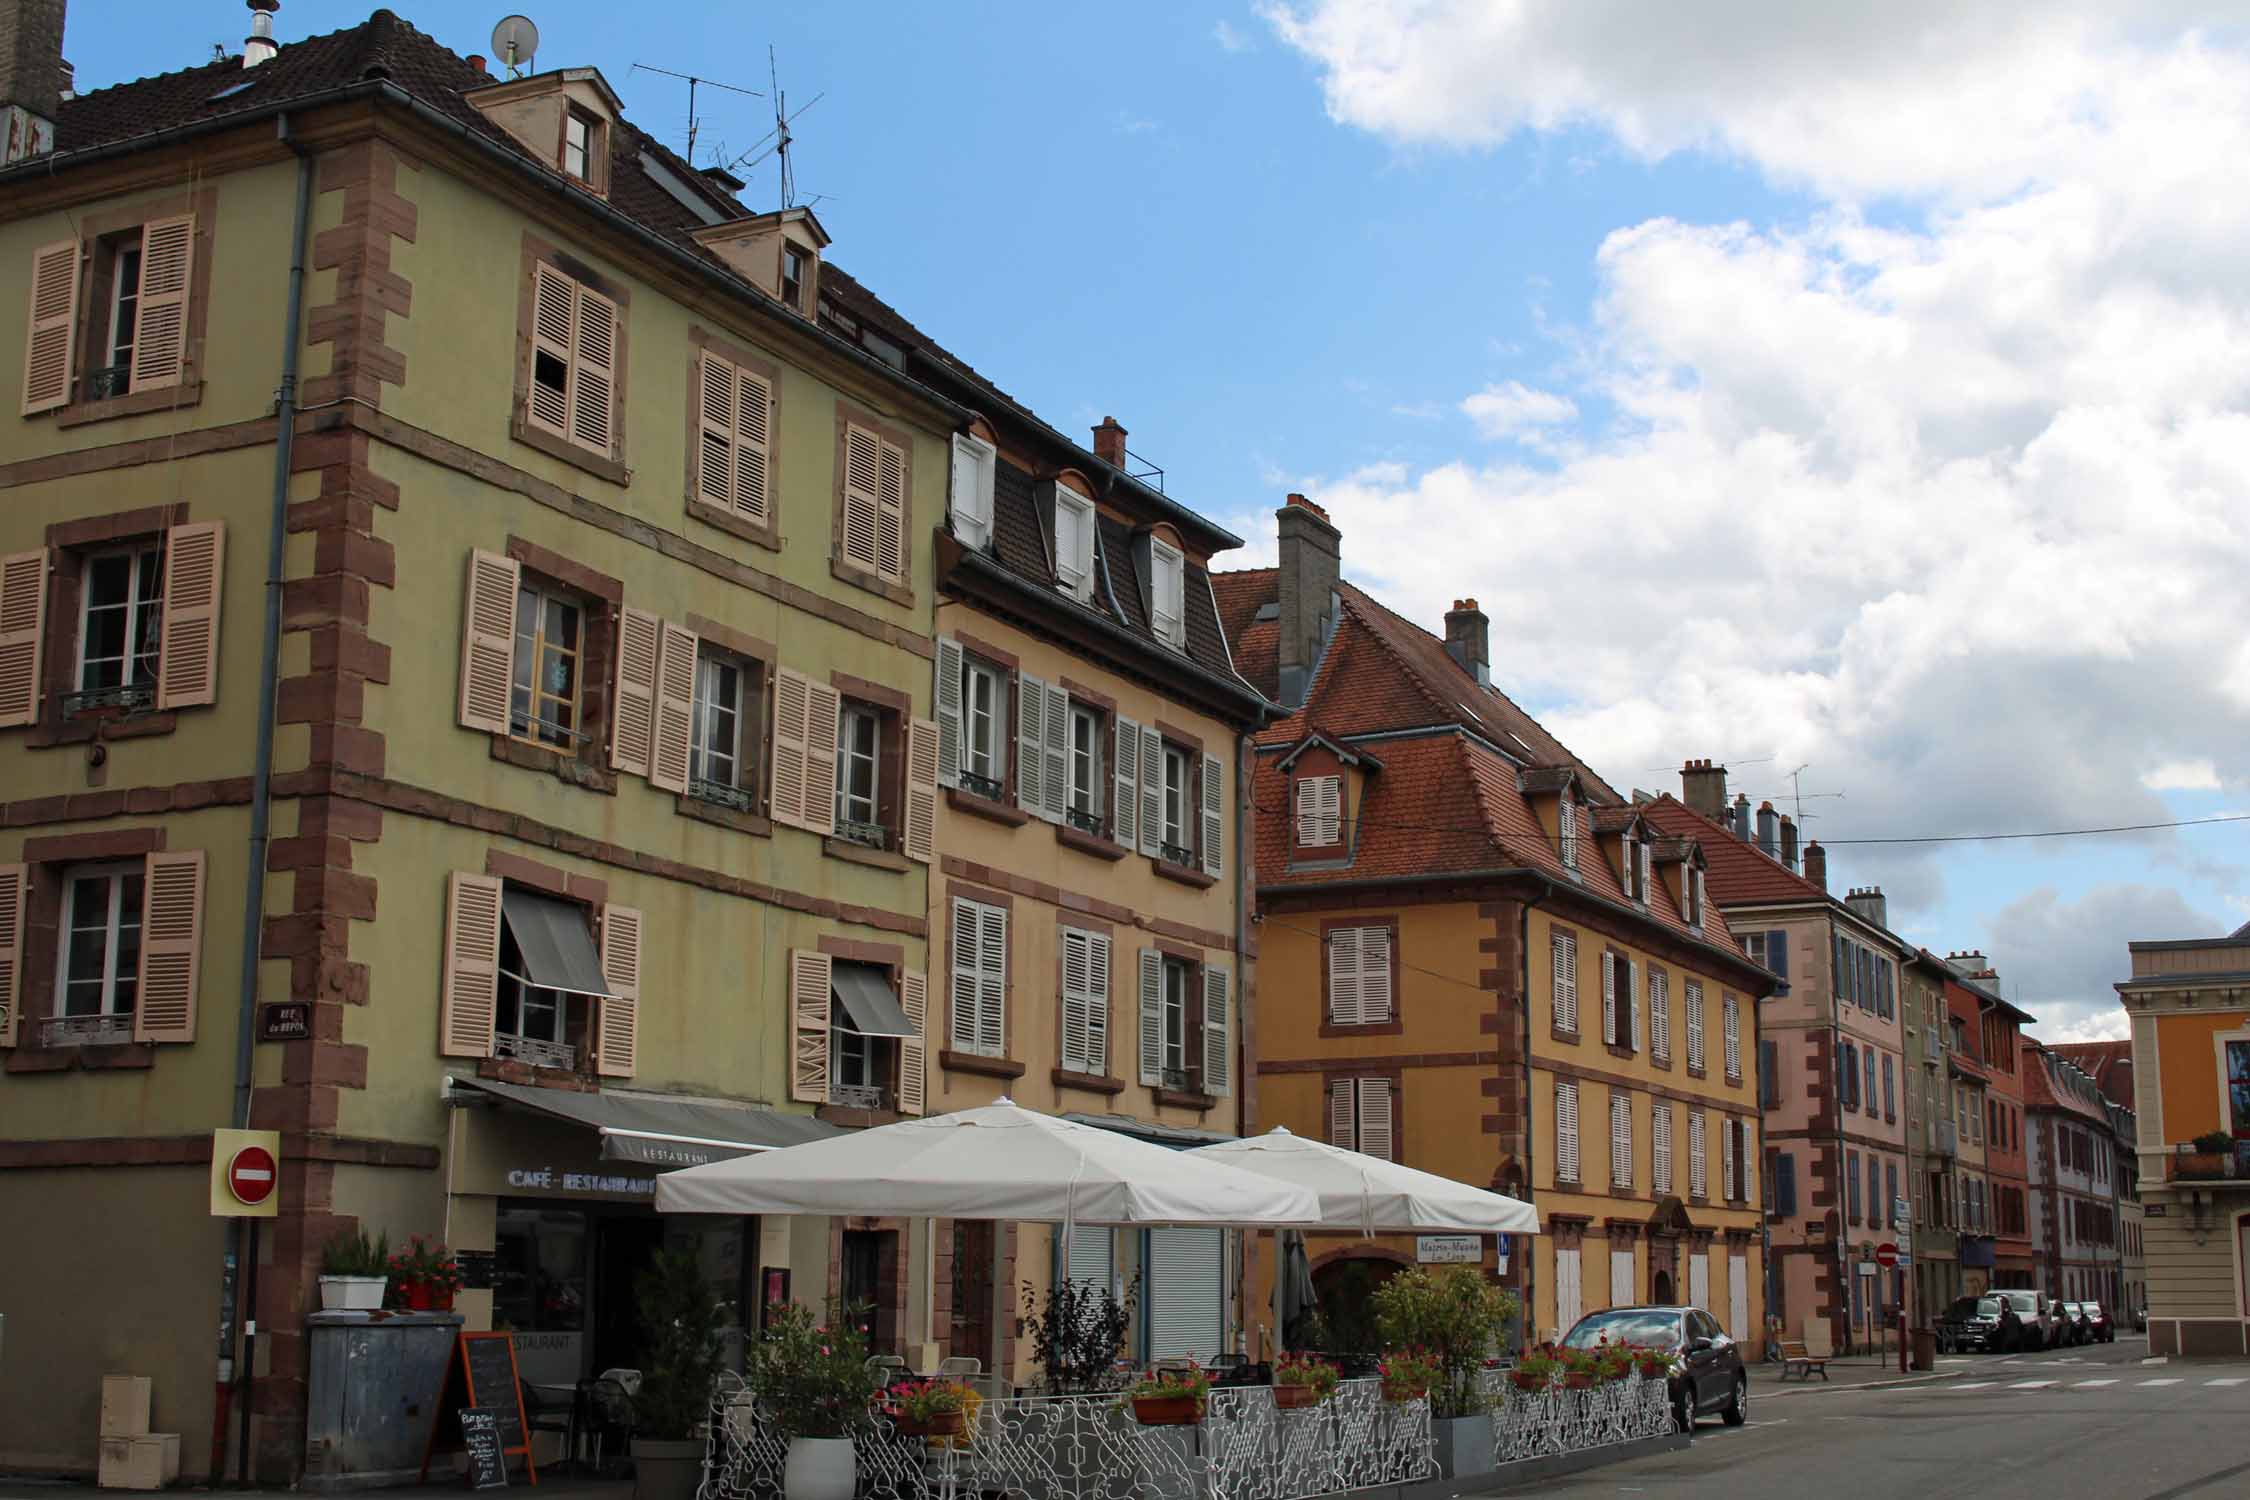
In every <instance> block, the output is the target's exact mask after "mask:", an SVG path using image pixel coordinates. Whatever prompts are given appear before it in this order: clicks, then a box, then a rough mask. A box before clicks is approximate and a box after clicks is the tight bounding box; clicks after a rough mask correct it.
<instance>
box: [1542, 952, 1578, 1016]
mask: <svg viewBox="0 0 2250 1500" xmlns="http://www.w3.org/2000/svg"><path fill="white" fill-rule="evenodd" d="M1548 944H1549V946H1550V947H1551V948H1553V950H1554V960H1555V979H1554V987H1553V993H1552V995H1551V997H1550V998H1551V1000H1552V1003H1553V1007H1554V1012H1555V1015H1554V1021H1555V1026H1556V1027H1557V1029H1559V1030H1562V1031H1576V1030H1577V1029H1578V940H1577V939H1576V938H1574V937H1572V936H1571V935H1570V934H1569V933H1567V932H1557V933H1552V934H1550V935H1549V937H1548Z"/></svg>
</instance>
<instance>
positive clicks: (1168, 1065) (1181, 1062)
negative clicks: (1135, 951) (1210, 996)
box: [1158, 957, 1196, 1086]
mask: <svg viewBox="0 0 2250 1500" xmlns="http://www.w3.org/2000/svg"><path fill="white" fill-rule="evenodd" d="M1195 969H1196V966H1195V965H1194V964H1191V963H1189V962H1188V961H1187V960H1185V959H1180V958H1170V957H1167V958H1166V959H1165V960H1164V995H1163V1002H1162V1009H1161V1012H1160V1020H1161V1026H1162V1032H1163V1050H1162V1051H1161V1052H1160V1053H1159V1054H1158V1055H1159V1057H1160V1058H1161V1060H1162V1067H1163V1074H1164V1077H1165V1079H1166V1080H1167V1083H1168V1086H1169V1080H1172V1079H1175V1078H1176V1079H1179V1080H1181V1081H1182V1085H1183V1086H1184V1084H1185V1080H1186V1079H1187V1072H1188V1060H1189V1058H1190V1057H1191V1056H1192V1054H1191V1053H1190V1052H1189V1050H1188V1041H1189V1036H1188V996H1189V995H1190V994H1191V993H1192V992H1193V990H1194V979H1195Z"/></svg>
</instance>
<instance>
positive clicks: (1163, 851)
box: [1156, 843, 1195, 865]
mask: <svg viewBox="0 0 2250 1500" xmlns="http://www.w3.org/2000/svg"><path fill="white" fill-rule="evenodd" d="M1156 852H1157V856H1158V857H1159V858H1161V859H1162V860H1163V861H1164V862H1165V863H1166V864H1168V865H1192V864H1194V863H1195V851H1194V850H1193V849H1190V848H1189V847H1188V846H1187V845H1185V844H1168V843H1159V844H1158V845H1157V846H1156Z"/></svg>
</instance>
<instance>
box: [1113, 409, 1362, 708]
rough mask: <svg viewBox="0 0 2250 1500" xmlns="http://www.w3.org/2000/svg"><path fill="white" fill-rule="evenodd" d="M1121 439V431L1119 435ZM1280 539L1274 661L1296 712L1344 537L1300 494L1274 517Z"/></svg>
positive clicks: (1327, 614) (1327, 612)
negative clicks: (1278, 600)
mask: <svg viewBox="0 0 2250 1500" xmlns="http://www.w3.org/2000/svg"><path fill="white" fill-rule="evenodd" d="M1119 435H1120V437H1121V438H1122V436H1123V434H1122V430H1120V434H1119ZM1274 523H1275V529H1276V530H1277V531H1278V532H1279V533H1280V537H1281V569H1280V584H1281V587H1280V595H1281V616H1280V624H1279V635H1278V638H1277V639H1276V641H1275V659H1276V661H1277V663H1278V665H1279V667H1280V672H1279V674H1278V675H1279V681H1278V683H1277V684H1276V686H1277V687H1278V689H1279V691H1280V694H1281V701H1282V703H1284V704H1285V705H1287V706H1288V707H1290V708H1296V707H1298V706H1299V705H1300V704H1302V703H1303V702H1304V701H1305V694H1306V693H1308V692H1310V691H1311V690H1312V674H1313V668H1314V667H1315V666H1316V665H1318V664H1319V661H1320V652H1321V648H1322V647H1323V646H1325V645H1327V644H1328V630H1329V626H1330V624H1331V622H1332V621H1333V618H1334V614H1335V608H1334V606H1335V598H1336V581H1337V578H1338V577H1339V575H1340V573H1341V571H1342V568H1343V547H1344V534H1343V533H1342V532H1340V531H1338V530H1337V529H1336V527H1335V524H1334V523H1333V522H1331V521H1330V520H1329V519H1328V512H1327V511H1324V510H1322V509H1321V508H1320V507H1319V506H1317V505H1315V504H1313V503H1312V502H1311V501H1310V500H1307V499H1306V498H1305V497H1304V496H1302V495H1291V496H1290V497H1289V499H1288V501H1287V502H1286V503H1285V504H1284V505H1283V506H1282V507H1281V509H1280V510H1278V511H1275V512H1274Z"/></svg>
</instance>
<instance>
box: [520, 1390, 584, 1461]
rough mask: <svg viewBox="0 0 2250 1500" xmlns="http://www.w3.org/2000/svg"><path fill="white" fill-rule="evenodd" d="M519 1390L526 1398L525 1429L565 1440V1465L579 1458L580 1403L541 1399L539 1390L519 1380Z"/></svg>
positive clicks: (571, 1398) (573, 1399)
mask: <svg viewBox="0 0 2250 1500" xmlns="http://www.w3.org/2000/svg"><path fill="white" fill-rule="evenodd" d="M516 1390H517V1391H518V1392H519V1393H520V1394H521V1396H522V1398H523V1421H524V1426H525V1427H527V1428H528V1429H530V1431H531V1432H532V1433H541V1432H552V1433H554V1434H556V1435H557V1436H559V1437H560V1438H561V1439H562V1445H563V1457H562V1461H563V1462H564V1463H570V1462H572V1461H573V1460H575V1459H576V1458H577V1457H578V1400H577V1397H576V1395H575V1394H573V1395H572V1396H571V1397H569V1398H568V1399H562V1398H556V1397H548V1396H542V1395H541V1394H540V1393H539V1389H538V1387H536V1386H534V1385H533V1384H532V1383H531V1382H530V1381H528V1380H521V1379H519V1380H518V1381H517V1382H516Z"/></svg>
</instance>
